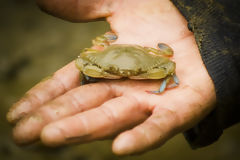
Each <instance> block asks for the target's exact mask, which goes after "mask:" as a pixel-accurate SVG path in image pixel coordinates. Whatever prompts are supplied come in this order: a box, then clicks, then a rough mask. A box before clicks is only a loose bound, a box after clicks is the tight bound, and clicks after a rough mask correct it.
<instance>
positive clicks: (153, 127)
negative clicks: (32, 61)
mask: <svg viewBox="0 0 240 160" xmlns="http://www.w3.org/2000/svg"><path fill="white" fill-rule="evenodd" d="M40 2H41V4H42V5H43V4H44V7H45V9H47V10H48V11H49V12H51V6H52V4H51V2H52V1H50V2H49V1H44V0H43V1H40ZM103 2H104V3H101V5H100V4H98V2H94V1H89V4H88V5H91V6H94V5H96V6H98V5H99V6H98V7H95V9H93V10H92V11H91V12H85V15H84V14H82V16H79V19H78V17H77V16H76V14H75V12H74V14H73V13H70V12H67V9H68V7H65V8H64V9H65V12H60V11H62V10H61V7H54V9H52V12H53V13H54V14H55V15H56V14H57V13H59V15H58V16H61V17H64V18H67V19H70V20H87V19H94V18H99V17H104V16H106V17H107V21H108V22H109V23H110V25H111V28H112V30H113V31H114V32H116V33H117V34H118V37H119V38H118V40H117V41H116V42H115V43H119V44H138V45H142V46H147V47H156V45H157V43H159V42H160V43H167V44H168V45H170V46H171V47H172V48H173V50H174V56H173V58H172V60H173V61H175V62H176V74H177V75H178V78H179V80H180V85H179V86H178V87H176V88H173V89H168V90H166V91H165V92H164V93H163V94H150V93H147V92H146V90H157V89H158V88H159V86H160V84H161V81H158V80H142V81H140V80H139V81H135V80H112V81H111V80H106V81H102V82H98V83H92V84H87V85H83V86H80V79H79V70H78V69H77V68H76V66H75V64H74V62H71V63H70V64H68V65H67V66H65V67H63V68H62V69H60V70H58V71H57V72H56V73H55V74H54V75H53V76H52V77H50V78H49V79H47V80H45V81H42V82H40V83H39V84H37V85H36V86H35V87H33V88H32V89H31V90H29V91H28V92H27V93H26V95H25V96H24V97H23V98H22V99H21V100H20V101H19V102H17V103H16V104H15V105H14V106H13V107H12V108H11V109H10V112H9V113H8V115H7V118H8V120H9V121H10V122H12V123H16V127H15V128H14V131H13V133H14V138H15V140H16V142H17V143H19V144H25V143H30V142H33V141H35V140H38V139H39V138H40V140H41V141H42V142H43V143H45V144H47V145H50V146H55V145H63V144H68V143H75V142H78V143H83V142H88V141H93V140H99V139H107V138H115V139H114V141H113V151H114V152H115V153H116V154H131V153H136V152H142V151H146V150H148V149H150V148H153V147H157V146H160V145H161V144H163V143H164V142H165V141H166V140H168V139H169V138H171V137H172V136H174V135H175V134H177V133H181V132H183V131H185V130H186V129H189V128H190V127H192V126H194V125H195V124H197V123H198V122H199V121H200V120H201V119H203V118H204V117H205V116H206V115H207V114H208V113H209V112H210V111H211V110H212V109H213V107H214V103H215V91H214V86H213V83H212V81H211V79H210V77H209V75H208V73H207V71H206V69H205V67H204V64H203V62H202V60H201V56H200V53H199V50H198V48H197V45H196V42H195V39H194V36H193V34H192V33H191V32H190V31H188V29H187V22H186V20H185V19H184V18H183V17H182V16H181V14H180V13H179V12H178V11H177V9H176V8H175V7H174V6H173V5H172V4H171V2H170V1H168V0H149V1H144V0H140V1H139V0H131V1H127V0H126V1H111V0H105V1H103ZM58 3H62V4H58ZM58 3H55V5H56V6H62V5H64V3H66V6H67V4H69V3H74V2H73V1H62V2H58ZM82 3H84V2H82ZM91 3H92V4H91ZM78 5H79V8H81V3H79V4H78ZM69 6H71V5H69ZM56 8H57V9H56ZM59 8H60V9H59ZM79 8H78V9H79ZM93 8H94V7H93ZM58 9H59V10H58ZM76 10H77V9H76ZM83 10H84V9H83Z"/></svg>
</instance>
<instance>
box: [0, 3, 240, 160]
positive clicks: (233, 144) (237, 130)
mask: <svg viewBox="0 0 240 160" xmlns="http://www.w3.org/2000/svg"><path fill="white" fill-rule="evenodd" d="M0 20H1V22H0V159H1V160H26V159H34V160H42V159H44V160H55V159H56V160H111V159H114V160H118V159H119V160H120V159H121V160H134V159H138V160H146V159H147V160H156V159H162V160H165V159H168V160H176V159H186V160H187V159H195V160H200V159H201V160H202V159H205V160H225V159H231V160H239V159H240V124H238V125H235V126H233V127H231V128H229V129H227V130H226V131H225V132H224V134H223V136H222V137H221V138H220V140H219V141H218V142H216V143H214V144H212V145H210V146H208V147H205V148H202V149H197V150H191V149H190V147H189V145H188V144H187V142H186V141H185V139H184V137H183V136H182V135H181V134H179V135H177V136H175V137H174V138H173V139H171V140H170V141H168V142H167V143H166V144H165V145H164V146H162V147H160V148H158V149H156V150H153V151H150V152H147V153H145V154H142V155H138V156H127V157H117V156H115V155H113V154H112V153H111V141H98V142H93V143H90V144H83V145H74V146H66V147H62V148H57V149H51V148H46V147H44V146H42V145H40V144H35V145H32V146H28V147H18V146H16V145H15V144H14V142H13V141H12V138H11V128H12V126H10V125H9V124H8V123H7V122H6V120H5V115H6V113H7V111H8V109H9V107H10V106H11V105H12V104H13V103H14V102H16V101H17V100H18V99H19V98H20V97H21V96H22V95H23V94H24V93H25V92H26V91H27V90H28V89H30V88H31V87H32V86H33V85H34V84H36V83H37V82H38V81H40V80H41V79H43V78H44V77H46V76H48V75H50V74H51V73H53V72H54V71H56V70H57V69H59V68H61V67H62V66H64V65H66V64H67V63H69V62H70V61H72V60H73V59H75V58H76V57H77V56H78V54H79V52H80V50H81V49H83V48H86V47H89V46H90V44H91V39H93V38H95V37H96V36H98V35H100V34H103V33H104V32H106V31H108V30H109V25H108V24H107V23H106V22H103V21H102V22H91V23H81V24H77V23H70V22H66V21H63V20H61V19H57V18H55V17H52V16H50V15H47V14H45V13H43V12H41V11H40V10H39V9H38V8H37V6H36V5H35V3H34V2H33V1H31V0H6V1H1V2H0Z"/></svg>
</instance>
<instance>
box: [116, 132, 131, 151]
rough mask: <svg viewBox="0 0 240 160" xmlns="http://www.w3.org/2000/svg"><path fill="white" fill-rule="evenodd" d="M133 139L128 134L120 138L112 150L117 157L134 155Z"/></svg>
mask: <svg viewBox="0 0 240 160" xmlns="http://www.w3.org/2000/svg"><path fill="white" fill-rule="evenodd" d="M132 140H133V139H132V137H131V136H130V135H128V134H124V135H120V136H118V137H117V138H116V139H115V140H114V142H113V146H112V150H113V152H114V153H115V154H117V155H128V154H131V153H132V148H133V145H132V144H133V143H132Z"/></svg>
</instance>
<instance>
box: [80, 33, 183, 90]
mask: <svg viewBox="0 0 240 160" xmlns="http://www.w3.org/2000/svg"><path fill="white" fill-rule="evenodd" d="M116 39H117V36H116V35H115V34H114V33H113V32H107V33H105V34H104V35H101V36H99V37H96V39H94V40H93V47H92V48H85V49H84V50H83V52H82V53H81V54H80V55H79V56H78V58H77V59H76V66H77V68H78V69H79V70H80V71H81V73H82V74H83V75H84V76H85V78H86V79H90V78H97V79H98V78H104V79H120V78H129V79H133V80H143V79H163V81H162V84H161V86H160V88H159V90H157V91H148V92H151V93H162V92H163V91H164V90H165V88H166V87H167V85H168V83H169V82H170V81H171V79H173V82H174V83H173V84H171V86H170V87H175V86H177V85H178V83H179V82H178V79H177V77H176V74H175V66H176V64H175V62H173V61H171V60H170V59H169V56H172V55H173V50H172V49H171V48H170V47H169V46H168V45H166V44H163V43H159V44H158V49H155V48H150V47H142V46H140V45H133V44H111V42H113V41H115V40H116Z"/></svg>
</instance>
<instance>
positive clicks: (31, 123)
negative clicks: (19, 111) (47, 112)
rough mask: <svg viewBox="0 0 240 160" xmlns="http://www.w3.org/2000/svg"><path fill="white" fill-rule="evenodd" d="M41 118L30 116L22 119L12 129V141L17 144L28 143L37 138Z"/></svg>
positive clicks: (40, 126)
mask: <svg viewBox="0 0 240 160" xmlns="http://www.w3.org/2000/svg"><path fill="white" fill-rule="evenodd" d="M41 122H42V118H41V117H40V116H36V115H35V116H31V117H26V118H25V119H22V120H21V121H19V122H18V123H17V125H16V126H15V128H14V130H13V138H14V141H15V142H16V143H17V144H19V145H22V144H28V143H32V142H34V141H36V140H37V139H39V135H40V131H41V128H42V124H41Z"/></svg>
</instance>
